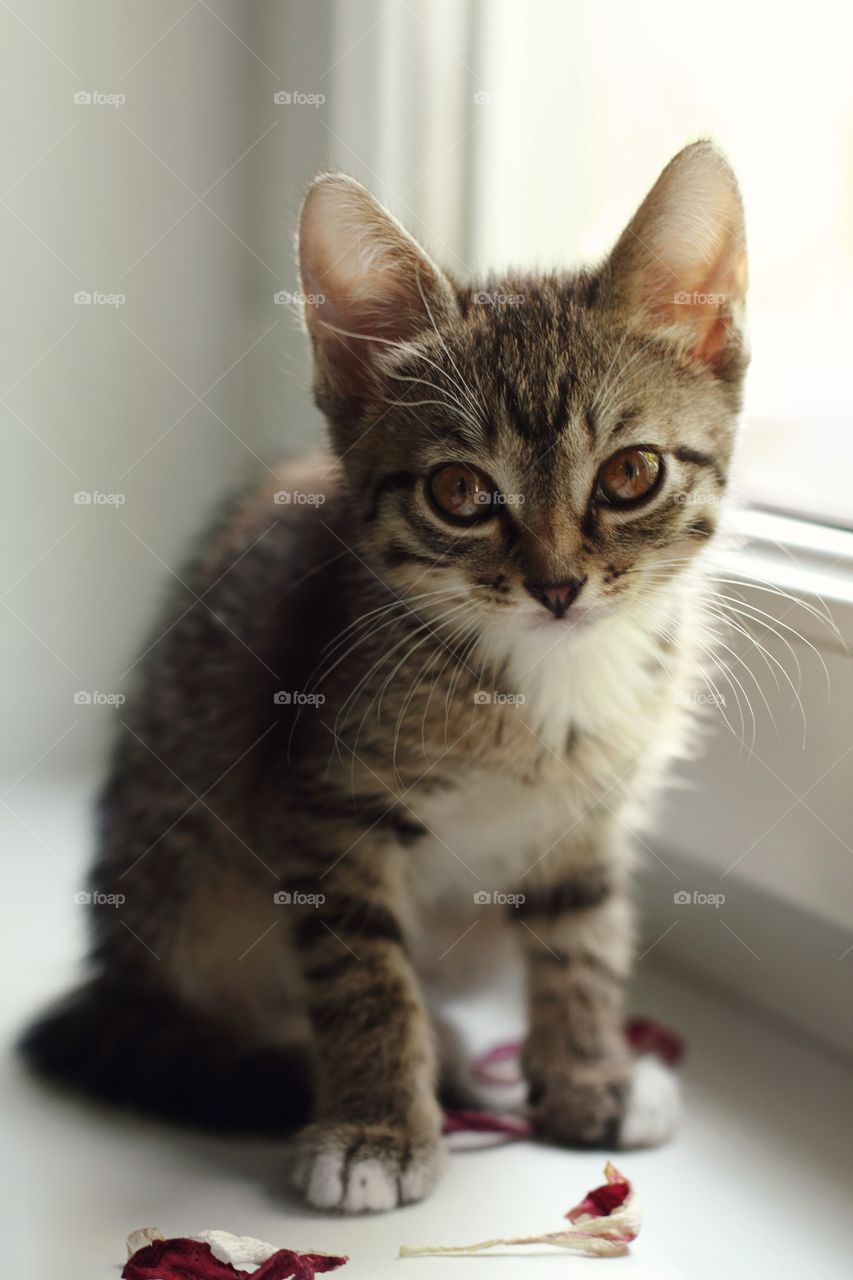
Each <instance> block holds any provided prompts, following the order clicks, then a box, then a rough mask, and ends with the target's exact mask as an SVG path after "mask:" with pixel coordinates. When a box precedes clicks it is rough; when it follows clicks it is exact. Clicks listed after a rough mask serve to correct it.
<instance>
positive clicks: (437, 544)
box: [299, 142, 747, 639]
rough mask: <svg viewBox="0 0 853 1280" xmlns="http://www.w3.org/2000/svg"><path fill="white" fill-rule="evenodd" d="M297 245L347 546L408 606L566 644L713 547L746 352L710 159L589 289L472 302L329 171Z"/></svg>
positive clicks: (494, 285) (724, 168)
mask: <svg viewBox="0 0 853 1280" xmlns="http://www.w3.org/2000/svg"><path fill="white" fill-rule="evenodd" d="M299 243H300V263H301V272H302V282H303V289H304V291H305V293H306V294H307V295H310V296H312V297H313V298H314V299H315V301H314V303H313V304H312V305H308V306H307V307H306V322H307V326H308V331H309V333H310V336H311V340H312V344H313V349H314V359H315V386H316V393H317V401H318V404H319V405H320V407H321V408H322V410H323V411H324V413H325V414H326V416H327V418H328V420H329V423H330V427H331V433H332V440H333V444H334V446H335V449H336V452H337V453H338V454H339V456H340V457H341V458H342V459H343V465H344V471H345V475H346V477H347V487H348V495H349V500H350V503H351V506H352V513H353V528H354V531H355V537H356V538H357V551H358V554H359V555H360V556H362V557H363V558H364V559H365V560H366V561H367V562H368V563H369V564H370V565H371V567H372V568H373V569H374V570H375V572H376V573H377V574H378V575H379V576H381V577H382V578H383V579H384V580H385V581H386V582H388V583H389V585H391V586H392V587H393V589H394V590H395V591H397V592H398V593H400V594H401V595H404V596H406V597H407V598H408V599H409V600H410V601H411V603H412V605H413V607H415V608H416V609H418V610H424V609H426V608H428V607H429V608H430V609H431V610H432V611H433V612H438V613H440V612H442V611H443V610H444V609H446V608H447V607H448V606H452V605H453V604H454V602H455V601H461V600H467V601H469V602H470V603H469V608H468V609H467V611H465V612H463V613H462V614H461V617H462V618H463V619H464V618H468V619H469V620H471V621H473V622H475V623H476V622H478V621H479V622H481V623H483V624H486V623H487V622H488V623H489V624H493V623H494V622H496V621H498V622H500V623H501V624H503V625H505V626H507V625H509V626H512V627H516V626H518V627H522V628H525V629H529V628H536V627H539V628H546V629H547V634H548V635H553V636H554V638H555V639H556V637H557V636H558V634H559V632H558V631H557V630H556V628H557V626H558V624H559V625H560V626H561V627H562V629H563V630H564V631H565V632H566V634H567V635H570V634H572V632H573V631H577V630H578V629H580V630H582V631H586V630H587V629H588V628H589V627H591V626H595V624H596V623H597V622H598V621H599V620H600V619H603V618H605V617H607V616H609V615H611V614H612V613H613V612H614V610H620V611H624V610H625V609H630V608H635V609H639V607H640V605H641V603H642V601H643V600H644V599H647V598H648V597H649V596H650V595H652V594H654V593H655V592H657V591H658V589H659V588H660V586H661V584H663V583H665V582H666V581H667V580H669V579H670V578H671V577H672V576H675V575H677V574H678V573H680V572H682V570H683V569H684V568H685V567H686V566H687V565H689V563H690V561H691V559H692V557H693V556H694V555H695V553H696V552H697V551H698V550H699V549H700V548H701V547H702V546H703V545H705V544H706V543H707V541H708V539H709V538H710V537H711V536H712V535H713V533H714V530H715V527H716V522H717V517H718V510H719V505H720V498H721V495H722V491H723V489H724V487H725V482H726V474H727V469H728V465H729V460H730V456H731V452H732V445H733V440H734V433H735V423H736V417H737V413H738V409H739V406H740V392H741V382H742V379H743V373H744V370H745V367H746V363H747V355H746V348H745V342H744V338H743V333H742V327H741V322H742V313H743V303H744V294H745V289H746V258H745V241H744V227H743V211H742V206H741V200H740V195H739V192H738V187H737V183H736V181H735V177H734V174H733V173H732V171H731V169H730V167H729V165H728V163H727V162H726V160H725V159H724V158H723V157H722V155H721V154H720V153H719V151H717V150H716V149H715V148H714V147H713V146H712V145H711V144H710V143H706V142H701V143H697V144H695V145H694V146H691V147H687V148H686V149H685V150H684V151H682V152H680V153H679V155H677V156H676V157H675V159H674V160H672V161H671V163H670V164H669V165H668V166H667V168H666V169H665V170H664V171H663V173H662V174H661V176H660V178H659V179H658V181H657V183H656V184H655V186H654V188H653V189H652V191H651V193H650V194H649V195H648V196H647V198H646V200H645V201H644V202H643V204H642V205H641V206H640V209H639V210H638V212H637V213H636V215H635V216H634V218H633V220H632V221H631V223H630V225H629V226H628V228H627V229H626V230H625V232H624V233H623V235H622V236H621V238H620V239H619V241H618V243H617V245H616V247H615V249H614V250H613V252H612V254H611V255H610V257H609V258H608V259H607V260H606V262H605V263H604V264H603V265H602V266H601V267H599V268H598V269H596V270H592V271H582V272H580V273H577V274H572V275H547V276H536V275H525V276H510V277H507V278H503V279H492V280H489V281H487V282H486V283H485V284H484V285H483V287H482V288H480V289H475V288H471V287H461V286H460V285H458V284H456V283H454V281H453V280H452V279H451V278H450V277H449V276H448V275H447V274H446V273H445V272H444V271H442V270H441V269H440V268H439V267H438V266H437V265H436V264H435V263H434V262H433V261H432V259H431V258H430V257H429V256H428V255H427V254H426V253H425V252H424V251H423V250H422V249H421V248H420V247H419V246H418V245H417V244H416V243H415V241H414V240H413V239H412V238H411V237H410V236H409V235H408V234H407V232H406V231H404V230H403V228H402V227H401V226H400V225H399V224H398V223H397V222H396V221H395V220H394V219H393V218H392V217H391V216H390V215H389V214H388V213H387V212H386V211H385V210H384V209H383V208H382V207H381V206H380V205H379V204H377V202H376V201H375V200H374V199H373V198H372V196H371V195H370V194H369V193H368V192H367V191H366V190H365V189H364V188H363V187H361V186H360V185H359V184H358V183H356V182H355V181H353V180H352V179H350V178H347V177H344V176H341V175H338V174H330V175H326V176H323V177H321V178H319V179H318V180H317V181H316V182H315V183H314V185H313V186H312V188H311V190H310V192H309V194H308V197H307V199H306V201H305V205H304V208H303V211H302V219H301V224H300V241H299ZM428 593H434V594H428Z"/></svg>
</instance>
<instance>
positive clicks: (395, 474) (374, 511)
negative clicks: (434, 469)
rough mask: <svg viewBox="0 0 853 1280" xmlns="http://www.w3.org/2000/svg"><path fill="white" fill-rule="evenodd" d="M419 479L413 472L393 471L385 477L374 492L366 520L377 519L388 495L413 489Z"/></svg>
mask: <svg viewBox="0 0 853 1280" xmlns="http://www.w3.org/2000/svg"><path fill="white" fill-rule="evenodd" d="M417 478H418V477H417V476H416V475H415V473H414V472H413V471H391V472H389V473H388V475H387V476H383V477H382V479H381V480H380V481H379V483H378V484H377V485H376V487H375V489H374V490H373V494H372V496H371V499H370V507H369V509H368V512H367V515H366V516H365V520H375V519H376V517H377V515H378V514H379V504H380V503H381V501H382V499H383V497H384V496H385V494H386V493H391V492H396V491H397V490H399V489H411V488H412V486H413V485H414V483H415V481H416V480H417Z"/></svg>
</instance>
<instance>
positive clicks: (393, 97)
mask: <svg viewBox="0 0 853 1280" xmlns="http://www.w3.org/2000/svg"><path fill="white" fill-rule="evenodd" d="M851 36H853V19H851V17H850V15H849V14H848V13H847V11H843V10H840V9H839V8H838V7H837V6H836V5H835V4H830V3H826V2H825V0H813V3H812V4H810V5H809V6H808V8H807V10H798V9H791V8H788V9H785V8H784V7H783V8H778V7H777V8H776V9H775V10H774V11H773V12H772V15H770V14H768V12H767V11H766V10H765V9H764V7H763V6H752V7H750V6H745V5H743V4H742V3H733V2H732V0H720V3H717V4H716V5H715V6H714V7H713V11H710V10H708V9H707V8H701V7H696V6H693V7H691V6H684V5H683V4H680V3H675V0H671V2H670V0H654V2H653V3H647V4H644V5H630V4H616V3H607V4H600V3H594V2H593V0H573V2H572V3H563V2H560V0H526V2H525V3H519V2H518V0H382V2H380V0H279V2H274V0H251V3H239V2H237V0H191V2H188V3H182V2H181V0H147V2H146V3H145V4H144V5H139V4H133V3H131V2H130V0H128V2H126V3H122V2H118V0H74V2H73V3H71V2H69V0H27V3H26V4H25V3H24V0H9V3H6V0H0V39H2V48H3V50H4V75H3V78H2V88H0V94H2V98H3V105H4V116H5V120H6V130H5V144H4V146H3V148H2V157H0V164H2V171H0V183H2V195H1V196H0V218H2V225H3V264H4V265H3V271H4V292H5V295H6V300H7V305H6V306H5V307H4V308H3V312H2V321H0V323H2V325H3V336H2V342H0V367H2V374H0V376H2V386H3V388H4V389H3V392H2V396H0V402H1V403H0V408H1V409H2V433H3V468H2V476H3V486H4V500H3V503H2V519H3V521H4V533H3V537H2V541H0V603H2V610H0V619H2V627H0V644H2V670H3V672H4V679H3V680H2V693H3V700H4V715H3V723H4V727H5V732H4V734H3V739H2V747H0V753H2V754H0V763H2V772H3V776H4V777H5V779H6V781H5V783H4V784H3V786H2V788H0V793H2V814H3V818H4V823H5V832H6V835H5V842H4V843H5V849H4V854H3V857H4V859H5V863H6V870H7V874H8V877H9V883H10V885H11V886H12V889H13V892H11V893H10V894H8V895H7V896H6V898H5V900H4V906H5V907H6V908H7V910H8V928H9V931H10V936H12V937H13V938H14V937H19V938H23V937H25V936H26V937H27V939H28V940H31V937H32V935H33V928H34V925H33V919H32V913H30V914H28V911H27V903H28V902H29V901H30V898H28V897H27V896H26V895H25V894H22V893H21V892H20V886H21V885H34V886H35V889H36V890H37V895H36V896H37V900H38V902H39V915H38V927H37V929H36V931H35V932H36V936H37V937H39V938H43V937H47V936H48V935H54V934H56V935H61V937H62V939H63V940H64V941H63V947H64V948H65V951H70V950H72V949H74V948H79V942H80V937H81V935H82V928H81V924H80V922H79V920H78V919H77V918H74V919H73V921H72V920H71V918H70V913H69V910H68V901H69V886H71V885H73V884H74V883H76V881H77V879H78V878H79V875H80V868H81V866H82V865H83V863H84V861H85V857H86V854H87V845H88V843H89V835H88V828H87V826H86V822H87V819H86V818H85V816H84V815H85V814H86V813H87V807H86V805H87V802H88V797H89V795H90V794H91V792H92V790H93V788H94V787H95V785H96V783H97V779H98V776H99V771H100V769H101V768H102V763H103V759H104V755H105V751H106V746H107V743H108V740H109V733H110V726H111V723H112V721H113V717H114V715H115V705H116V703H117V702H119V701H120V698H121V697H122V696H124V692H123V691H124V690H126V689H127V688H128V685H129V682H130V681H131V680H132V677H133V673H134V664H135V661H136V658H137V656H138V654H139V651H140V646H141V643H142V638H143V636H144V635H146V633H148V632H149V630H150V628H151V626H152V624H153V619H154V614H155V611H156V608H157V603H158V601H159V600H160V598H161V597H162V595H163V593H164V591H165V589H166V588H167V587H168V585H169V582H170V580H171V579H172V577H173V575H175V574H176V573H180V566H181V562H182V560H183V558H184V556H185V554H186V551H187V548H188V545H189V543H190V541H191V539H192V538H193V536H194V535H195V534H196V533H197V531H198V530H199V528H200V527H201V526H202V525H203V524H204V521H205V519H206V518H207V515H208V513H209V512H210V511H211V510H212V508H213V507H214V505H215V504H216V503H217V502H218V501H219V499H220V498H221V496H222V495H223V494H224V493H226V492H228V491H229V490H231V489H233V488H234V487H235V486H239V485H240V484H242V483H243V482H245V481H247V480H249V479H250V478H251V477H252V476H254V475H255V474H257V473H258V472H259V471H262V470H263V469H264V467H265V466H267V465H268V464H269V462H270V461H271V460H272V459H273V458H276V457H280V456H283V455H284V456H287V455H292V454H295V453H298V452H299V451H300V450H302V449H304V448H305V447H306V446H307V445H310V444H312V443H313V442H315V441H316V440H317V439H318V438H319V436H320V433H321V429H322V426H321V422H320V419H319V415H318V414H317V412H316V410H315V409H314V407H313V405H312V403H311V398H310V390H309V384H310V368H309V363H308V355H307V344H306V341H305V338H304V335H303V333H302V328H301V320H300V315H299V306H298V301H296V300H294V295H295V293H296V292H297V288H298V286H297V277H296V271H295V263H294V230H295V225H296V217H297V213H298V209H299V205H300V201H301V197H302V194H303V192H304V189H305V186H306V184H307V182H308V181H309V179H310V178H311V176H312V174H314V173H315V172H316V171H317V170H318V169H320V168H324V167H334V168H342V169H344V170H346V171H347V172H349V173H351V174H354V175H355V176H356V177H358V178H359V179H360V180H361V181H363V182H364V183H365V184H366V185H368V186H369V187H370V188H371V189H372V190H373V191H374V192H375V193H376V194H377V195H378V196H379V198H380V199H382V200H383V201H385V202H386V203H387V204H388V205H389V206H390V207H391V208H392V210H393V211H394V212H395V213H396V214H397V216H398V217H399V218H400V219H401V220H402V221H403V222H404V223H405V225H406V226H407V227H408V228H409V230H410V231H411V232H412V233H413V234H414V235H415V236H417V237H418V238H419V239H421V240H422V241H423V242H424V243H425V244H426V245H427V247H428V248H429V249H430V250H431V252H432V253H433V254H434V256H435V257H436V258H437V259H439V260H440V261H441V262H442V263H443V264H444V265H445V266H446V267H447V268H448V269H449V270H450V271H451V272H454V273H456V274H457V275H459V276H460V277H463V278H465V277H468V276H471V275H476V273H477V272H478V271H481V270H485V269H500V268H502V267H504V266H508V265H514V266H523V267H537V266H542V267H547V268H553V267H571V266H572V265H575V264H577V263H579V262H580V261H583V260H585V259H586V260H588V259H590V258H596V257H597V256H599V255H601V254H602V253H604V252H605V251H606V249H607V248H608V246H609V245H610V244H611V243H612V242H613V240H614V238H615V236H616V235H617V234H618V232H619V231H620V230H621V228H622V226H623V225H624V224H625V222H626V221H627V219H628V217H629V216H630V214H631V213H632V211H633V209H634V208H635V207H636V205H637V204H638V202H639V200H640V199H641V198H642V196H643V195H644V194H645V192H646V191H647V190H648V188H649V186H650V185H651V183H652V182H653V181H654V179H655V177H656V176H657V173H658V172H659V170H660V169H661V168H662V166H663V165H664V164H665V163H666V162H667V161H668V159H669V158H670V157H671V156H672V154H673V153H674V152H676V151H677V150H678V149H680V148H681V147H682V146H683V145H684V144H685V143H686V142H688V141H690V140H692V139H694V138H696V137H699V136H706V135H710V136H712V137H714V138H715V139H716V140H717V141H718V142H719V143H720V144H721V145H722V147H723V148H724V149H725V150H726V152H727V153H728V155H729V157H730V158H731V160H732V162H733V165H734V167H735V170H736V172H737V174H738V176H739V178H740V181H741V184H742V188H743V193H744V199H745V204H746V209H747V217H748V232H749V240H750V258H751V292H750V328H751V334H752V342H753V350H754V360H753V366H752V369H751V372H750V375H749V379H748V397H747V409H746V414H745V422H744V433H743V443H742V447H741V453H740V457H739V465H738V478H737V485H736V492H737V495H738V499H739V501H738V507H737V509H736V510H735V511H733V513H732V516H731V534H732V536H731V538H730V540H729V541H728V542H727V544H726V546H725V547H724V548H723V550H722V551H721V553H720V562H719V563H720V567H719V569H718V570H717V572H718V573H719V584H718V585H719V587H720V590H721V591H725V592H727V593H728V595H729V598H730V600H731V602H732V604H733V607H736V608H739V609H741V610H742V612H741V613H740V614H739V615H738V621H739V623H740V625H742V626H743V628H744V629H745V630H746V631H747V632H749V633H751V635H752V636H753V637H754V639H755V640H756V641H757V642H758V645H759V646H761V647H763V649H764V653H763V654H762V652H761V650H760V648H759V647H756V645H755V644H753V643H752V642H751V641H750V640H749V638H748V637H747V636H743V635H740V634H737V633H732V634H731V635H729V636H728V638H727V640H726V644H727V645H728V646H730V648H729V649H728V651H727V653H725V654H724V657H725V662H726V665H727V667H728V676H726V675H724V674H723V671H722V670H720V672H719V676H716V675H715V684H718V685H719V697H718V699H717V705H716V706H715V707H713V708H711V711H710V714H711V716H712V717H713V729H712V731H711V734H710V748H709V753H708V754H707V755H706V756H705V757H704V758H703V759H702V761H700V762H696V763H693V764H688V765H685V766H684V767H682V768H681V770H680V785H679V786H678V787H676V788H675V789H674V790H673V792H672V793H671V795H670V796H669V798H668V799H667V801H666V803H665V805H664V806H663V808H662V811H661V816H660V821H659V823H658V827H657V830H656V834H655V835H654V836H650V837H649V838H648V841H647V844H646V853H645V868H646V873H645V881H644V883H645V899H646V906H645V912H644V917H643V919H644V924H643V930H644V946H645V947H646V948H647V949H648V952H649V953H650V952H651V951H652V950H654V954H655V959H656V960H663V961H664V962H665V963H668V964H670V965H671V966H673V968H674V970H675V971H676V972H678V973H679V974H683V975H684V974H686V975H689V976H691V978H692V979H695V980H697V981H699V982H700V983H701V984H703V985H704V986H706V987H710V988H712V989H714V990H716V991H718V992H722V993H723V994H724V996H725V998H726V999H727V1000H730V1001H731V1002H733V1003H734V1004H743V1003H745V1004H746V1005H747V1007H748V1008H749V1009H750V1010H753V1011H756V1010H757V1011H758V1012H759V1013H760V1015H761V1016H764V1014H770V1015H771V1016H772V1017H773V1018H775V1019H778V1020H782V1021H783V1022H784V1023H785V1024H786V1025H787V1026H788V1027H789V1028H791V1029H793V1030H794V1032H795V1033H796V1034H797V1035H800V1036H803V1037H805V1038H806V1039H808V1040H809V1042H814V1043H815V1044H818V1045H822V1046H824V1047H825V1048H828V1049H829V1050H830V1051H831V1052H832V1053H835V1054H838V1053H841V1054H848V1055H849V1054H851V1053H853V1025H851V1020H850V1008H851V1004H850V997H851V994H853V992H851V986H853V982H852V981H851V971H853V930H852V929H851V926H853V805H851V793H853V736H852V735H851V720H853V715H852V714H851V713H853V662H851V658H850V656H849V651H848V648H847V646H848V645H849V644H851V643H853V533H851V530H853V388H851V381H850V378H849V374H848V367H849V348H850V341H851V335H852V334H853V324H851V321H853V78H851V76H850V74H849V53H850V47H851ZM81 815H83V816H81ZM685 893H686V894H688V895H689V902H687V901H686V900H685V899H684V897H683V895H684V894H685ZM695 893H699V894H702V893H709V894H717V895H719V894H720V893H723V894H724V896H725V904H724V906H720V907H717V908H715V907H711V908H709V907H707V906H702V905H701V903H700V902H699V901H698V900H694V898H693V896H692V895H694V894H695ZM679 895H682V897H681V898H680V899H679ZM60 951H62V948H59V950H56V949H53V950H51V948H50V947H47V946H45V947H44V948H42V947H41V946H36V947H35V948H32V947H31V946H30V947H28V953H29V954H30V955H31V960H30V962H29V963H30V964H31V966H32V974H31V976H32V981H33V983H34V984H35V985H37V986H43V987H44V988H45V989H47V988H48V987H50V986H51V984H55V985H57V986H60V985H62V981H63V979H62V974H63V973H64V972H65V966H66V963H67V959H66V955H65V952H63V953H62V956H61V964H60V959H59V958H58V957H59V952H60ZM644 954H645V952H644Z"/></svg>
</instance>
